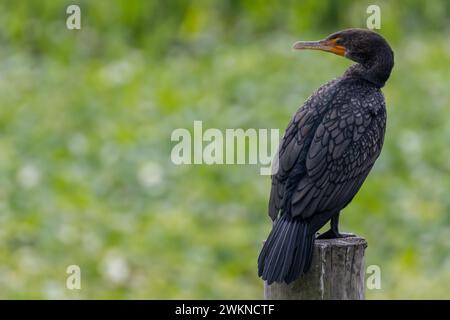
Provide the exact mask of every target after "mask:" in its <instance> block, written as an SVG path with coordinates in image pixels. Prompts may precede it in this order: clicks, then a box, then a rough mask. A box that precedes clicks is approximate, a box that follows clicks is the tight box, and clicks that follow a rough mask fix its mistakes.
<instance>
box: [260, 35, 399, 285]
mask: <svg viewBox="0 0 450 320" xmlns="http://www.w3.org/2000/svg"><path fill="white" fill-rule="evenodd" d="M294 48H295V49H318V50H322V51H328V52H332V53H335V54H338V55H341V56H345V57H347V58H349V59H351V60H353V61H355V62H356V64H354V65H353V66H351V67H350V68H349V69H348V70H347V71H346V72H345V73H344V75H343V76H341V77H339V78H337V79H334V80H332V81H330V82H328V83H327V84H325V85H323V86H322V87H320V88H319V89H318V90H317V91H316V92H315V93H314V94H313V95H312V96H310V97H309V98H308V99H307V101H306V102H305V103H304V105H303V106H302V107H300V109H299V110H298V111H297V113H296V114H295V115H294V117H293V118H292V120H291V121H290V123H289V125H288V127H287V129H286V132H285V134H284V137H283V139H282V142H281V144H280V148H279V150H278V154H277V156H276V158H275V159H274V164H273V165H274V167H275V168H277V169H278V170H277V172H275V173H274V174H273V175H272V189H271V194H270V201H269V215H270V217H271V218H272V220H274V226H273V229H272V231H271V233H270V235H269V237H268V238H267V241H266V242H265V244H264V247H263V249H262V251H261V253H260V256H259V258H258V273H259V276H261V277H262V278H263V279H264V280H266V281H267V282H268V283H269V284H270V283H272V282H274V281H276V282H283V281H284V282H286V283H290V282H292V281H293V280H295V279H297V278H298V277H299V276H301V275H302V274H304V273H305V272H307V271H308V269H309V267H310V264H311V258H312V248H313V244H314V239H315V237H316V233H317V231H318V230H319V229H320V228H321V227H322V226H324V225H325V224H326V223H327V222H328V221H329V220H330V219H331V229H330V230H329V231H327V232H326V233H324V234H322V235H320V236H319V237H321V238H333V237H341V236H342V235H341V234H339V231H338V219H339V213H340V211H341V210H342V209H343V208H345V207H346V206H347V205H348V204H349V203H350V201H351V200H352V199H353V197H354V196H355V194H356V193H357V192H358V190H359V189H360V187H361V185H362V184H363V182H364V180H365V179H366V177H367V175H368V174H369V172H370V170H371V169H372V167H373V165H374V163H375V160H376V159H377V158H378V156H379V155H380V152H381V148H382V146H383V140H384V133H385V125H386V108H385V101H384V97H383V94H382V92H381V90H380V89H381V88H382V87H383V86H384V84H385V82H386V81H387V79H388V78H389V76H390V73H391V69H392V67H393V64H394V55H393V52H392V50H391V48H390V46H389V45H388V43H387V42H386V41H385V40H384V39H383V38H382V37H381V36H380V35H378V34H377V33H375V32H372V31H369V30H363V29H348V30H344V31H340V32H337V33H334V34H332V35H330V36H328V37H327V38H326V39H325V40H322V41H317V42H298V43H296V44H295V45H294Z"/></svg>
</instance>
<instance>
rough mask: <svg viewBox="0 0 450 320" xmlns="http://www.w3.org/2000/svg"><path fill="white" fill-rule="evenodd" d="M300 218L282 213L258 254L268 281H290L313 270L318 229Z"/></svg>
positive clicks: (259, 264)
mask: <svg viewBox="0 0 450 320" xmlns="http://www.w3.org/2000/svg"><path fill="white" fill-rule="evenodd" d="M309 229H310V227H309V224H308V223H307V222H305V221H301V220H300V219H296V218H291V217H290V216H288V215H287V214H284V215H282V216H281V217H280V218H278V220H277V221H276V222H275V225H274V227H273V228H272V231H271V232H270V234H269V237H268V238H267V241H266V242H265V243H264V246H263V248H262V250H261V253H260V254H259V258H258V274H259V276H260V277H261V278H263V279H264V280H266V281H267V283H268V284H271V283H273V282H286V283H290V282H292V281H294V280H296V279H297V278H298V277H300V276H301V275H302V274H304V273H305V272H307V271H308V270H309V267H310V265H311V259H312V250H313V245H314V239H315V233H314V232H310V230H309Z"/></svg>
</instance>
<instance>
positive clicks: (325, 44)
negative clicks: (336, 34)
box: [293, 39, 346, 56]
mask: <svg viewBox="0 0 450 320" xmlns="http://www.w3.org/2000/svg"><path fill="white" fill-rule="evenodd" d="M293 48H294V49H297V50H305V49H311V50H321V51H326V52H331V53H334V54H337V55H338V56H344V55H345V52H346V49H345V47H343V46H340V45H338V44H336V39H332V40H320V41H298V42H296V43H294V46H293Z"/></svg>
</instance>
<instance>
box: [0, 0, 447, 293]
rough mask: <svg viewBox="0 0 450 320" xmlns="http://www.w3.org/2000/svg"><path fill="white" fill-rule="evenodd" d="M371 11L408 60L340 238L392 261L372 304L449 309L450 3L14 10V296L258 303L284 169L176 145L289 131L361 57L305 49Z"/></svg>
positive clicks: (3, 272)
mask: <svg viewBox="0 0 450 320" xmlns="http://www.w3.org/2000/svg"><path fill="white" fill-rule="evenodd" d="M73 3H76V4H78V5H80V7H81V10H82V29H81V30H79V31H76V30H74V31H70V30H67V29H66V25H65V23H66V17H67V15H66V7H67V6H68V5H69V4H73ZM369 4H377V5H379V6H380V7H381V19H382V20H381V23H382V29H381V30H380V32H381V33H382V34H383V35H384V36H385V37H386V38H387V39H388V41H389V42H390V43H391V45H392V47H393V49H394V51H395V54H396V66H395V69H394V71H393V73H392V76H391V79H390V80H389V81H388V83H387V86H386V87H385V88H384V93H385V96H386V100H387V105H388V128H387V134H386V141H385V147H384V150H383V153H382V156H381V157H380V159H379V160H378V162H377V164H376V167H375V169H374V170H373V172H372V174H371V175H370V177H369V179H368V180H367V181H366V183H365V185H364V186H363V188H362V189H361V191H360V193H359V194H358V196H357V197H356V198H355V200H354V201H353V202H352V204H351V205H350V206H349V207H348V208H347V209H345V214H344V215H343V217H342V219H341V221H342V222H341V224H342V229H343V230H345V231H352V232H355V233H357V234H359V235H362V236H364V237H366V238H367V240H368V242H369V247H368V249H367V260H366V263H367V265H371V264H376V265H379V266H380V267H381V271H382V288H381V290H368V291H367V298H439V299H440V298H447V299H448V298H450V255H449V250H450V215H449V212H450V196H449V191H450V176H449V171H450V160H449V159H450V144H449V138H450V102H449V101H450V93H449V90H448V86H449V80H450V67H449V65H450V37H449V34H450V33H449V31H450V23H449V16H450V3H449V1H446V0H442V1H438V0H433V1H419V0H415V1H412V0H411V1H397V2H393V1H372V0H370V1H315V0H303V1H275V0H271V1H267V0H264V1H262V0H247V1H207V0H204V1H173V0H171V1H134V0H120V1H107V0H99V1H54V0H45V1H31V0H28V1H8V0H4V1H2V2H1V4H0V179H1V183H0V298H21V299H22V298H50V299H52V298H137V299H143V298H186V299H191V298H205V299H209V298H225V299H226V298H245V299H247V298H250V299H251V298H261V297H262V291H263V285H262V282H261V281H260V280H259V279H258V277H257V275H256V259H257V255H258V252H259V249H260V246H261V240H262V239H264V238H265V237H266V236H267V234H268V232H269V230H270V228H271V223H270V220H269V218H268V216H267V215H266V212H267V209H266V207H267V200H268V193H269V187H270V182H269V177H267V176H260V175H259V167H258V166H254V165H253V166H251V165H241V166H237V165H236V166H207V165H197V166H175V165H174V164H172V162H171V161H170V152H171V148H172V147H173V146H174V144H175V143H173V142H171V141H170V135H171V133H172V131H173V130H174V129H175V128H188V129H192V126H193V121H194V120H202V121H203V126H204V129H206V128H210V127H214V128H219V129H225V128H245V129H247V128H280V129H281V130H284V128H285V127H286V125H287V123H288V121H289V118H290V116H291V115H292V114H293V113H294V112H295V111H296V109H297V107H298V106H299V105H301V103H302V102H303V101H304V100H305V99H306V98H307V97H308V96H309V95H310V94H311V93H312V92H313V91H314V89H316V88H317V87H319V86H320V85H321V84H323V83H325V82H326V81H328V80H330V79H332V78H334V77H336V76H339V75H340V74H342V73H343V72H344V70H345V69H346V68H347V67H348V66H349V65H350V64H351V62H350V61H348V60H346V59H342V58H340V57H337V56H335V55H327V54H324V53H319V52H301V53H300V52H294V51H292V50H291V45H292V43H293V42H294V41H296V40H301V39H302V40H312V39H319V38H323V37H324V36H326V35H328V34H329V33H332V32H334V31H337V30H339V29H343V28H347V27H352V26H353V27H365V26H366V19H367V17H368V14H366V8H367V6H368V5H369ZM71 264H77V265H79V266H80V267H81V270H82V289H81V290H74V291H70V290H67V289H66V287H65V282H66V277H67V274H66V273H65V272H66V268H67V266H68V265H71Z"/></svg>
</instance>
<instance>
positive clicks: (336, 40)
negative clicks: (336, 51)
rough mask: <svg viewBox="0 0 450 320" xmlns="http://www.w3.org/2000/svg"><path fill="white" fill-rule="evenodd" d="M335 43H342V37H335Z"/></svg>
mask: <svg viewBox="0 0 450 320" xmlns="http://www.w3.org/2000/svg"><path fill="white" fill-rule="evenodd" d="M334 43H336V44H342V39H341V38H335V39H334Z"/></svg>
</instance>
